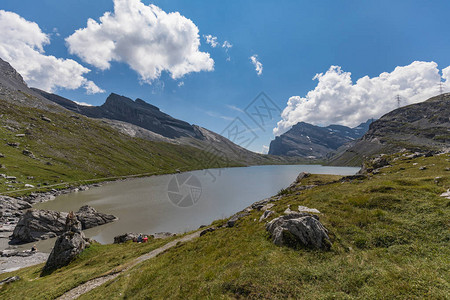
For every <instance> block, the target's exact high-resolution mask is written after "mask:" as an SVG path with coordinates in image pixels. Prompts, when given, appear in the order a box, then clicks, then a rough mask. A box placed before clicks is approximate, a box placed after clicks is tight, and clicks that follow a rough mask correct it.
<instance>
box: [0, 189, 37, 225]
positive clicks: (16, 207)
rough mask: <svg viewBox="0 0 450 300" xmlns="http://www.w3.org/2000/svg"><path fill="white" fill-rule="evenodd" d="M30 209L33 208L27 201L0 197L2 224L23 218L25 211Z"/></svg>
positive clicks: (0, 221)
mask: <svg viewBox="0 0 450 300" xmlns="http://www.w3.org/2000/svg"><path fill="white" fill-rule="evenodd" d="M28 208H31V205H30V204H29V203H28V202H26V201H23V200H20V199H15V198H12V197H7V196H0V224H5V223H7V222H8V221H11V219H15V218H19V217H21V216H22V215H23V214H24V210H25V209H28Z"/></svg>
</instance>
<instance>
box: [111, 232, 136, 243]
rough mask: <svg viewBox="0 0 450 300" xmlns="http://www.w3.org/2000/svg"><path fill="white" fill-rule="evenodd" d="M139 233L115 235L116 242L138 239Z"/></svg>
mask: <svg viewBox="0 0 450 300" xmlns="http://www.w3.org/2000/svg"><path fill="white" fill-rule="evenodd" d="M138 236H139V234H137V233H133V232H128V233H124V234H121V235H118V236H115V237H114V244H121V243H125V242H128V241H132V240H134V239H137V238H138Z"/></svg>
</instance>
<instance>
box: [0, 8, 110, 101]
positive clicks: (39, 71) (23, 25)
mask: <svg viewBox="0 0 450 300" xmlns="http://www.w3.org/2000/svg"><path fill="white" fill-rule="evenodd" d="M0 32H1V33H0V57H1V58H2V59H3V60H5V61H7V62H9V63H10V64H11V65H12V66H13V67H14V68H15V69H16V70H17V71H18V72H19V73H20V74H21V75H22V76H23V78H24V80H25V81H26V82H27V83H28V84H29V85H30V86H33V87H37V88H40V89H43V90H46V91H48V92H53V91H55V89H57V88H65V89H77V88H80V87H83V88H85V89H86V91H87V93H102V92H104V91H103V90H102V89H101V88H99V87H98V86H97V85H96V84H95V83H94V82H92V81H89V80H87V79H86V78H85V77H84V75H85V74H86V73H88V72H89V71H90V70H89V69H88V68H85V67H83V66H82V65H80V64H79V63H77V62H76V61H74V60H72V59H62V58H56V57H55V56H52V55H46V54H45V51H44V46H45V45H48V44H50V38H49V35H47V34H45V33H44V32H42V30H41V29H40V28H39V25H38V24H36V23H34V22H30V21H27V20H25V19H24V18H22V17H21V16H19V15H18V14H16V13H13V12H8V11H4V10H0Z"/></svg>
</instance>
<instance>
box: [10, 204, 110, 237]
mask: <svg viewBox="0 0 450 300" xmlns="http://www.w3.org/2000/svg"><path fill="white" fill-rule="evenodd" d="M74 215H75V217H76V218H77V219H78V220H79V221H80V226H81V227H80V230H82V229H83V230H84V229H88V228H92V227H95V226H99V225H103V224H105V223H109V222H112V221H114V220H115V219H116V217H115V216H113V215H107V214H104V213H100V212H97V211H96V210H95V209H94V208H93V207H90V206H87V205H85V206H83V207H81V208H80V209H79V210H78V212H77V213H75V214H74ZM66 217H67V213H66V212H58V211H52V210H35V209H32V210H29V211H27V212H26V213H25V214H24V215H23V216H22V217H21V219H20V220H19V222H18V223H17V226H16V227H15V228H14V231H13V234H12V235H11V240H12V241H11V243H13V244H17V243H28V242H34V241H38V240H39V239H47V238H51V237H56V236H59V235H61V234H63V233H64V232H65V222H66Z"/></svg>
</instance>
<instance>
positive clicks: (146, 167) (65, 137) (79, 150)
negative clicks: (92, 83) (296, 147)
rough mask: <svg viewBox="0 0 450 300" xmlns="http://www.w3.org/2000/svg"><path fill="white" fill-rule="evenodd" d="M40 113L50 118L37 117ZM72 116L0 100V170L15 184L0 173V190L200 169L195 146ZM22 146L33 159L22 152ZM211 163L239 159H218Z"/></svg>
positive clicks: (10, 191) (200, 155)
mask: <svg viewBox="0 0 450 300" xmlns="http://www.w3.org/2000/svg"><path fill="white" fill-rule="evenodd" d="M42 115H45V116H46V117H47V118H50V119H51V120H52V122H51V123H50V122H47V121H44V120H42V119H41V116H42ZM71 115H73V114H71V113H69V112H67V113H51V112H48V111H40V110H37V109H35V108H27V107H22V106H16V105H13V104H11V103H9V102H5V101H2V100H0V153H2V154H4V155H5V157H3V158H0V165H1V166H0V167H1V168H0V174H1V173H3V174H6V175H8V176H15V177H17V180H16V181H17V182H16V183H14V182H8V183H7V180H5V179H2V178H0V193H2V194H11V195H21V194H23V192H22V191H21V190H22V189H24V185H25V184H26V183H28V184H32V185H34V186H35V187H36V188H37V189H38V188H41V189H44V190H45V189H47V188H46V186H48V185H55V184H61V186H59V187H57V188H64V187H66V186H67V185H66V183H69V184H75V185H76V184H79V183H83V182H84V181H86V180H90V181H96V180H98V181H102V180H104V179H103V178H109V177H122V176H128V175H134V174H147V175H152V174H166V173H174V172H175V171H176V170H177V169H179V170H181V171H187V170H193V169H200V168H202V160H203V158H204V157H206V154H205V153H204V152H203V151H201V150H199V149H197V148H193V147H190V146H179V145H172V144H168V143H162V142H151V141H147V140H143V139H138V138H132V137H129V136H127V135H124V134H121V133H119V132H117V131H116V130H114V129H112V128H111V127H109V126H108V125H106V124H104V123H103V122H102V121H100V120H93V119H89V118H86V117H83V116H78V117H79V118H73V117H71ZM18 134H19V135H20V134H25V136H19V137H17V136H16V135H18ZM8 143H19V146H18V147H11V146H8V145H7V144H8ZM25 149H27V150H30V151H31V152H32V153H33V154H34V156H35V158H34V159H33V158H31V157H29V156H26V155H24V154H23V153H22V152H23V150H25ZM216 165H217V166H221V165H222V166H238V165H239V164H237V163H234V162H226V161H224V160H221V159H218V161H217V162H216ZM62 183H63V184H62ZM37 189H36V190H37Z"/></svg>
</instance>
